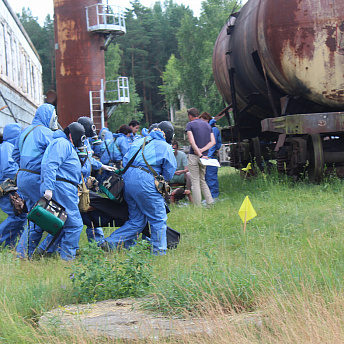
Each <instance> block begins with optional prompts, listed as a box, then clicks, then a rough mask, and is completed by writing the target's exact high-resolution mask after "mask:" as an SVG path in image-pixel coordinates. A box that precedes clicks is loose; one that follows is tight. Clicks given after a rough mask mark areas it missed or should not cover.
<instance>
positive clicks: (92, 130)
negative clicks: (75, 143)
mask: <svg viewBox="0 0 344 344" xmlns="http://www.w3.org/2000/svg"><path fill="white" fill-rule="evenodd" d="M78 123H80V124H82V125H83V126H84V128H85V134H86V136H87V137H91V138H92V144H93V145H100V144H101V143H102V141H101V140H100V139H99V138H98V135H97V131H96V126H95V125H94V123H93V121H92V120H91V118H89V117H79V119H78Z"/></svg>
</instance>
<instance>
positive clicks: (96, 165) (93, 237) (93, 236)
mask: <svg viewBox="0 0 344 344" xmlns="http://www.w3.org/2000/svg"><path fill="white" fill-rule="evenodd" d="M85 144H86V147H87V152H88V153H87V154H88V156H87V159H86V161H85V163H84V165H83V166H82V169H81V172H82V174H83V176H84V179H85V183H86V179H87V178H88V177H89V176H90V175H91V172H92V169H94V170H100V169H101V167H102V166H103V164H102V163H101V162H100V161H98V160H96V159H94V158H93V157H92V153H91V151H90V145H89V141H88V140H86V141H85ZM96 147H97V146H96ZM103 172H104V171H103ZM81 217H82V220H83V222H84V224H85V225H86V226H87V227H86V235H87V239H88V242H91V241H96V242H101V241H102V240H103V239H104V232H103V228H102V227H96V228H93V227H92V224H90V220H89V217H88V215H87V213H82V214H81Z"/></svg>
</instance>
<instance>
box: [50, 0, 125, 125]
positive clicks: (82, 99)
mask: <svg viewBox="0 0 344 344" xmlns="http://www.w3.org/2000/svg"><path fill="white" fill-rule="evenodd" d="M54 24H55V57H56V92H57V112H58V116H59V122H60V123H61V125H62V126H63V127H65V126H67V125H68V124H70V123H71V122H73V121H76V120H77V119H78V118H79V117H80V116H90V117H91V118H93V121H94V122H95V124H96V126H97V127H98V128H100V127H104V126H105V125H106V120H107V117H108V116H109V115H110V114H111V113H112V112H113V109H114V107H115V106H116V105H118V104H120V103H126V102H129V88H128V79H127V78H119V80H116V82H117V86H118V87H117V88H116V90H112V91H113V92H114V93H115V94H112V96H111V97H108V98H110V99H111V101H106V96H105V95H106V94H107V92H106V82H105V61H104V50H105V49H106V47H107V45H108V44H109V43H110V41H111V39H112V38H114V37H116V36H119V35H123V34H125V32H126V28H125V21H124V12H123V10H122V8H120V7H118V6H114V5H108V4H105V3H102V2H101V1H97V0H54ZM111 108H112V109H111Z"/></svg>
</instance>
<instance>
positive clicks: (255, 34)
mask: <svg viewBox="0 0 344 344" xmlns="http://www.w3.org/2000/svg"><path fill="white" fill-rule="evenodd" d="M227 26H228V24H226V25H225V27H224V28H223V29H222V31H221V33H220V35H219V37H218V40H217V41H216V44H215V48H214V55H213V69H214V77H215V81H216V84H217V86H218V88H219V90H220V92H221V93H222V95H223V96H224V98H225V99H226V101H227V102H230V101H231V93H230V87H229V81H228V78H229V77H228V68H234V69H235V78H234V79H235V87H236V95H237V103H238V107H239V110H240V109H244V108H245V107H246V106H248V105H249V104H252V103H253V102H254V104H255V105H254V106H252V107H251V108H249V109H248V110H247V113H249V114H250V115H251V116H254V117H258V118H261V119H263V118H268V117H273V116H274V114H273V107H275V110H276V109H277V111H278V113H277V114H278V115H279V114H280V113H281V108H280V107H281V106H280V98H281V97H284V96H286V95H289V96H291V98H292V99H293V100H292V103H291V104H295V106H297V110H294V111H292V112H289V113H312V112H323V111H324V112H332V111H344V82H343V77H344V1H335V0H288V1H286V0H249V1H248V2H247V3H246V4H245V5H244V6H243V7H242V9H241V10H240V14H239V16H238V17H237V18H236V21H235V23H234V26H233V27H232V31H231V35H228V36H227V35H226V29H227ZM226 53H227V55H226ZM225 56H226V57H225ZM268 87H270V91H271V94H272V96H271V97H270V99H269V97H268ZM293 102H294V103H293ZM295 106H294V109H295ZM291 109H293V108H291ZM248 124H250V123H248Z"/></svg>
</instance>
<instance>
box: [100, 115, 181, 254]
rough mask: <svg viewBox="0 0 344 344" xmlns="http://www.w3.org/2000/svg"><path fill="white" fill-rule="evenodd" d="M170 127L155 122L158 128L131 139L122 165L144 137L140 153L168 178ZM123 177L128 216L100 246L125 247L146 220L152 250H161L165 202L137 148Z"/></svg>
mask: <svg viewBox="0 0 344 344" xmlns="http://www.w3.org/2000/svg"><path fill="white" fill-rule="evenodd" d="M173 131H174V130H173V126H172V124H171V123H170V122H167V121H163V122H161V123H159V125H158V128H156V129H153V130H152V131H151V132H150V133H149V135H148V136H146V138H142V139H139V140H136V141H134V142H133V144H132V145H131V147H130V150H129V151H128V153H127V154H126V155H125V156H124V159H123V165H124V166H125V165H126V164H127V163H128V161H129V160H130V159H131V158H132V157H133V156H134V155H135V153H136V152H137V151H138V150H142V145H143V143H144V140H146V146H145V147H144V156H145V158H146V160H147V162H148V163H149V164H150V165H151V167H152V168H153V169H154V170H155V171H156V172H157V173H158V174H159V175H162V176H163V177H164V178H165V179H166V180H169V179H171V178H172V176H173V175H174V172H175V170H176V167H177V163H176V159H175V157H174V154H173V151H172V147H171V145H170V143H171V141H172V137H173ZM165 138H166V139H165ZM123 179H124V183H125V186H124V199H125V200H126V202H127V203H128V210H129V220H128V221H127V222H126V223H125V224H124V225H123V226H122V227H120V228H118V229H116V231H115V232H113V233H112V234H111V235H110V236H109V237H108V238H106V239H105V241H104V242H103V243H102V244H101V245H100V247H101V248H102V249H104V250H105V251H106V250H111V249H115V248H116V247H118V246H120V245H122V244H123V246H124V247H125V248H129V247H130V246H131V245H133V244H134V240H135V239H137V237H138V235H139V234H140V233H141V232H142V230H143V228H144V227H145V225H146V223H147V221H149V224H150V228H151V240H150V243H151V245H152V251H153V253H154V254H165V253H166V248H167V242H166V228H167V225H166V222H167V214H166V209H165V202H164V198H163V196H162V195H161V194H160V193H159V192H158V191H157V189H156V187H155V184H154V176H153V174H152V173H151V172H150V171H149V169H148V167H147V165H146V163H145V161H144V159H143V156H142V153H141V152H139V153H138V154H137V156H136V158H135V160H134V161H133V163H132V165H131V166H130V167H129V168H128V170H127V171H126V173H125V174H124V175H123Z"/></svg>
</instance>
